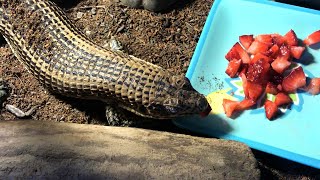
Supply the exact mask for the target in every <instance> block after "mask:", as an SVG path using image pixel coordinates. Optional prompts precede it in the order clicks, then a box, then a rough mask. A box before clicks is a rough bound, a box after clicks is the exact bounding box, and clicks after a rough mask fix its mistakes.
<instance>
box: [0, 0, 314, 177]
mask: <svg viewBox="0 0 320 180" xmlns="http://www.w3.org/2000/svg"><path fill="white" fill-rule="evenodd" d="M56 2H57V3H58V4H59V6H60V7H63V8H64V9H65V10H66V12H67V14H68V16H69V17H70V18H71V19H72V20H73V21H74V23H75V24H76V26H77V27H79V28H80V30H82V31H83V32H84V33H85V34H86V35H87V36H88V37H89V38H91V39H92V40H94V41H95V42H97V43H99V44H100V45H103V46H104V45H107V44H108V42H109V40H110V39H111V37H115V38H116V40H118V41H119V42H121V44H122V46H123V50H124V51H125V52H127V53H128V54H131V55H134V56H136V57H139V58H142V59H144V60H147V61H149V62H152V63H154V64H158V65H160V66H162V67H164V68H167V69H170V70H172V71H173V72H175V73H185V72H186V69H187V67H188V64H189V61H190V59H191V57H192V54H193V51H194V49H195V46H196V43H197V41H198V38H199V36H200V33H201V30H202V27H203V25H204V22H205V19H206V17H207V14H208V12H209V10H210V7H211V5H212V2H213V0H195V1H193V0H187V1H181V2H179V3H177V4H175V5H174V7H172V9H170V10H168V11H167V12H163V13H153V12H149V11H146V10H142V9H130V8H126V7H124V6H121V5H119V4H117V3H114V2H111V1H109V0H78V1H72V3H71V2H70V1H69V2H68V3H66V2H63V1H62V0H56ZM0 77H1V78H2V79H3V80H4V81H5V82H7V84H8V86H9V87H10V96H9V97H8V99H7V100H6V101H5V102H4V103H3V107H4V106H5V105H7V104H10V105H14V106H16V107H18V108H20V109H21V110H23V111H27V110H29V109H30V108H32V107H35V106H36V107H37V108H36V111H35V113H34V114H32V116H31V117H28V118H29V119H34V120H41V121H64V122H72V123H88V124H101V125H114V126H134V127H144V128H151V129H157V130H165V131H173V132H182V133H189V132H185V131H182V130H179V129H178V128H176V127H175V126H174V125H172V123H171V121H161V122H154V121H152V122H151V121H150V120H147V119H143V120H137V119H138V118H137V117H136V116H134V115H132V114H131V113H128V112H123V111H120V110H118V109H116V110H112V111H108V112H109V113H113V114H118V115H115V116H114V117H116V118H112V119H107V118H105V105H104V104H102V103H101V102H95V101H94V102H93V101H83V100H77V99H73V98H66V97H63V96H60V95H54V94H52V93H50V92H48V91H47V90H46V89H44V88H43V87H42V86H41V85H40V84H39V83H38V82H37V81H36V79H35V78H34V77H33V76H32V75H31V74H30V73H29V72H28V71H27V70H26V69H25V68H24V66H23V65H22V64H20V62H19V61H17V59H16V58H15V57H14V56H13V54H12V52H11V50H10V49H9V47H8V45H7V44H6V43H5V41H4V40H1V47H0ZM13 119H17V117H15V116H14V115H12V114H11V113H9V112H8V111H7V110H6V109H5V108H2V109H1V111H0V120H13ZM254 153H255V155H256V158H257V160H258V162H259V164H260V167H261V170H262V176H263V177H264V178H268V179H269V178H281V179H287V178H304V179H313V178H317V177H318V178H320V177H319V176H320V175H319V174H320V171H318V170H315V169H313V168H309V167H306V166H303V165H300V164H297V163H293V162H291V161H287V160H284V159H281V158H278V157H275V156H272V155H267V154H265V153H262V152H258V151H254Z"/></svg>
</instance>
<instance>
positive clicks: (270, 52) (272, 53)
mask: <svg viewBox="0 0 320 180" xmlns="http://www.w3.org/2000/svg"><path fill="white" fill-rule="evenodd" d="M279 50H280V48H279V46H278V45H277V44H275V45H273V46H271V48H270V49H269V50H268V51H267V52H266V55H267V56H269V57H276V56H277V55H278V53H279Z"/></svg>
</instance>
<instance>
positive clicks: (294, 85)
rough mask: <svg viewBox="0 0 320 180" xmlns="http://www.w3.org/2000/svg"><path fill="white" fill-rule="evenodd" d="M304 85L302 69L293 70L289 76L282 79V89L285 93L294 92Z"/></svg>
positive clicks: (304, 79)
mask: <svg viewBox="0 0 320 180" xmlns="http://www.w3.org/2000/svg"><path fill="white" fill-rule="evenodd" d="M305 85H306V75H305V74H304V72H303V69H302V67H301V66H300V67H298V68H295V69H294V70H292V71H291V72H290V74H289V75H288V76H286V77H284V78H283V81H282V88H283V90H284V91H286V92H294V91H296V90H297V89H298V88H301V87H303V86H305Z"/></svg>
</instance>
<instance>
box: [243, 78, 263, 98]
mask: <svg viewBox="0 0 320 180" xmlns="http://www.w3.org/2000/svg"><path fill="white" fill-rule="evenodd" d="M246 88H247V92H248V96H247V98H249V99H251V100H253V101H257V100H258V99H259V98H260V96H261V95H262V93H263V91H264V89H263V87H262V85H261V84H258V83H253V82H250V81H247V85H246Z"/></svg>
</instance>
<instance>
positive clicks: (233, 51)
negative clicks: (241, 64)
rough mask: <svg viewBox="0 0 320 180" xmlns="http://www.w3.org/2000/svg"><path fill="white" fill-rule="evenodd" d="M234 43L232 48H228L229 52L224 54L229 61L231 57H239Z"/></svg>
mask: <svg viewBox="0 0 320 180" xmlns="http://www.w3.org/2000/svg"><path fill="white" fill-rule="evenodd" d="M235 46H236V44H235V45H233V46H232V48H231V49H230V50H229V52H228V53H227V54H226V55H225V58H226V59H227V60H228V61H231V60H232V59H240V55H239V53H238V51H237V49H236V47H235Z"/></svg>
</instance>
